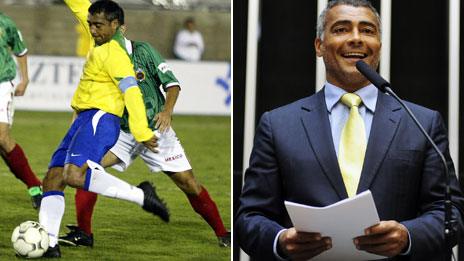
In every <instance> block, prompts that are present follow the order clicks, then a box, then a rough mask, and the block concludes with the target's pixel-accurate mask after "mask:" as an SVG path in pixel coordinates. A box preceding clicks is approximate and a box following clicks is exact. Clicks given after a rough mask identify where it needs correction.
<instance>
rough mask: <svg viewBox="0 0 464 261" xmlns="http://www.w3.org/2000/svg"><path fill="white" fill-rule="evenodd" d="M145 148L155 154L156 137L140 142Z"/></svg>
mask: <svg viewBox="0 0 464 261" xmlns="http://www.w3.org/2000/svg"><path fill="white" fill-rule="evenodd" d="M142 143H143V145H144V146H145V147H147V148H148V149H149V150H151V151H153V152H155V153H157V152H158V150H156V147H158V137H156V135H153V137H151V139H149V140H147V141H144V142H142Z"/></svg>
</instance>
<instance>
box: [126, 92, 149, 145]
mask: <svg viewBox="0 0 464 261" xmlns="http://www.w3.org/2000/svg"><path fill="white" fill-rule="evenodd" d="M124 103H125V104H126V109H127V111H128V112H129V129H130V132H131V133H132V135H134V138H135V140H136V141H138V142H143V141H147V140H149V139H151V138H152V137H153V135H154V134H153V131H152V130H151V129H150V128H149V127H148V121H147V113H146V109H145V104H144V103H143V99H142V92H141V91H140V89H139V87H138V86H132V87H130V88H128V89H127V90H126V91H125V92H124Z"/></svg>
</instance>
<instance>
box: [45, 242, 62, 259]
mask: <svg viewBox="0 0 464 261" xmlns="http://www.w3.org/2000/svg"><path fill="white" fill-rule="evenodd" d="M42 257H45V258H60V257H61V251H60V246H59V245H58V244H56V245H55V246H54V247H48V249H47V252H45V253H44V254H43V256H42Z"/></svg>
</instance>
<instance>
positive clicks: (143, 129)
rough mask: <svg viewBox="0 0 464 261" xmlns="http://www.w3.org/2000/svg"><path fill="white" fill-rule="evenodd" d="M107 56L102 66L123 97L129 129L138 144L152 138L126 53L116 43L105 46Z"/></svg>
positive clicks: (112, 42)
mask: <svg viewBox="0 0 464 261" xmlns="http://www.w3.org/2000/svg"><path fill="white" fill-rule="evenodd" d="M107 48H109V49H108V54H109V55H108V56H107V57H106V59H105V61H104V63H103V65H104V66H105V71H106V72H107V73H108V75H109V76H110V77H111V79H112V80H113V82H114V83H115V84H116V85H117V86H118V87H119V89H120V90H121V91H122V93H123V96H124V104H125V106H126V109H127V111H128V112H129V129H130V132H131V133H132V135H134V138H135V140H136V141H138V142H143V141H147V140H149V139H151V138H152V137H153V131H152V130H151V129H150V128H149V127H148V121H147V111H146V109H145V104H144V102H143V98H142V92H141V91H140V89H139V86H138V85H137V80H136V79H135V72H134V66H133V65H132V62H131V60H130V59H129V56H128V55H127V53H126V51H125V50H124V49H122V48H121V47H120V46H119V44H118V43H116V41H111V42H110V43H109V44H108V45H107Z"/></svg>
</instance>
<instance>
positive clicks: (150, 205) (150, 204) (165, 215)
mask: <svg viewBox="0 0 464 261" xmlns="http://www.w3.org/2000/svg"><path fill="white" fill-rule="evenodd" d="M137 187H138V188H140V189H141V190H143V194H144V199H143V207H142V208H143V209H144V210H146V211H148V212H151V213H153V214H154V215H156V216H159V217H160V218H161V219H162V220H163V221H164V222H169V210H168V208H167V206H166V204H165V203H164V202H163V201H162V200H161V199H160V198H159V197H158V195H156V192H155V187H154V186H152V185H151V184H150V182H148V181H144V182H142V183H140V185H138V186H137Z"/></svg>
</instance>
